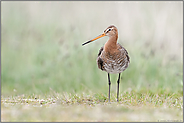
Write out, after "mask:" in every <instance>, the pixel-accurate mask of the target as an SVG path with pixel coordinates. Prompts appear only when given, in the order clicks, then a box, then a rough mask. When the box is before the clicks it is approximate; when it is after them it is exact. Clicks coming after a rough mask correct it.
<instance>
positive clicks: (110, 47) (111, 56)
mask: <svg viewBox="0 0 184 123" xmlns="http://www.w3.org/2000/svg"><path fill="white" fill-rule="evenodd" d="M104 36H108V37H109V40H108V41H107V42H106V43H105V45H104V46H103V47H101V49H100V50H99V53H98V58H97V64H98V68H99V69H101V70H102V71H106V72H107V73H108V84H109V102H110V85H111V81H110V75H109V74H110V73H113V74H114V73H118V74H119V76H118V80H117V83H118V86H117V101H119V83H120V74H121V73H122V72H123V71H124V70H126V69H127V67H128V65H129V63H130V58H129V56H128V52H127V51H126V49H125V48H124V47H122V46H121V45H120V44H119V43H117V39H118V30H117V28H116V27H115V26H114V25H111V26H109V27H107V29H105V31H104V33H102V34H101V35H99V36H98V37H96V38H94V39H92V40H90V41H87V42H85V43H83V44H82V45H85V44H87V43H90V42H92V41H95V40H97V39H99V38H101V37H104Z"/></svg>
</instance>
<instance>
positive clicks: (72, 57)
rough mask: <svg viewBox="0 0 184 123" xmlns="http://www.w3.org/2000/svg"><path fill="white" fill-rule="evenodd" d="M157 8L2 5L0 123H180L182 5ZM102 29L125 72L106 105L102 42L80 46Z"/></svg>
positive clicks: (90, 4)
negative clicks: (114, 31)
mask: <svg viewBox="0 0 184 123" xmlns="http://www.w3.org/2000/svg"><path fill="white" fill-rule="evenodd" d="M158 3H159V2H158ZM158 3H152V4H151V3H141V2H140V3H139V4H137V3H134V2H130V3H126V2H125V3H123V2H122V3H121V2H120V3H114V2H112V3H111V4H109V3H108V2H105V4H104V3H103V2H99V3H98V4H96V3H95V2H94V3H93V2H84V3H81V2H73V3H70V2H59V3H57V2H53V3H49V4H48V3H47V2H41V3H40V4H39V3H32V2H25V3H24V2H2V17H1V20H2V32H1V35H2V38H1V118H2V121H183V118H182V115H183V113H182V111H183V98H182V97H183V69H182V68H183V60H182V57H183V56H182V50H183V47H182V46H183V43H182V41H183V39H182V33H183V32H182V27H183V25H182V23H181V22H180V21H181V20H182V19H181V18H182V14H181V13H182V12H181V11H182V6H181V3H180V2H176V3H173V5H172V6H171V5H170V4H168V3H164V2H160V3H159V4H158ZM83 5H85V6H83ZM101 5H103V6H104V9H101ZM157 5H159V6H157ZM94 6H95V7H96V9H95V10H94ZM109 7H110V8H111V9H109ZM68 8H71V9H70V10H68ZM47 10H49V11H47ZM86 10H88V11H86ZM111 10H112V11H111ZM132 10H136V11H135V12H133V11H132ZM66 11H67V14H66ZM104 13H111V14H104ZM114 13H117V14H114ZM89 14H90V16H89ZM109 15H111V16H109ZM107 18H108V19H107ZM104 20H106V21H105V22H104ZM94 24H96V26H94ZM110 24H115V25H116V26H117V27H118V29H119V39H118V42H119V43H120V44H122V45H123V46H124V47H125V48H126V49H127V51H128V53H129V56H130V65H129V67H128V69H127V70H125V71H124V72H123V73H122V74H121V82H120V102H119V103H117V102H115V100H116V86H117V85H116V81H117V75H114V74H111V81H112V86H111V95H112V98H111V102H112V103H110V104H109V103H108V101H107V100H108V95H107V93H108V82H107V73H105V72H103V71H101V70H99V69H98V68H97V64H96V57H97V54H98V50H99V49H100V48H101V46H103V45H104V43H105V42H106V40H107V38H102V39H100V40H98V41H96V42H93V43H91V44H89V45H86V46H83V47H82V43H84V42H85V41H87V40H89V39H91V38H93V37H95V36H96V35H98V34H100V33H101V32H103V29H105V28H106V27H107V26H109V25H110ZM148 29H149V30H148ZM112 112H113V113H112Z"/></svg>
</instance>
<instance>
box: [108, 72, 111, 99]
mask: <svg viewBox="0 0 184 123" xmlns="http://www.w3.org/2000/svg"><path fill="white" fill-rule="evenodd" d="M108 81H109V102H110V87H111V81H110V75H109V73H108Z"/></svg>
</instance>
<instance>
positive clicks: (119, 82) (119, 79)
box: [117, 73, 121, 102]
mask: <svg viewBox="0 0 184 123" xmlns="http://www.w3.org/2000/svg"><path fill="white" fill-rule="evenodd" d="M120 74H121V73H119V77H118V81H117V83H118V88H117V102H119V83H120Z"/></svg>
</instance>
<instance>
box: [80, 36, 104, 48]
mask: <svg viewBox="0 0 184 123" xmlns="http://www.w3.org/2000/svg"><path fill="white" fill-rule="evenodd" d="M104 36H105V33H102V34H101V35H99V36H97V37H96V38H94V39H92V40H89V41H87V42H85V43H83V44H82V46H83V45H85V44H88V43H90V42H93V41H95V40H97V39H99V38H101V37H104Z"/></svg>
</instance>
